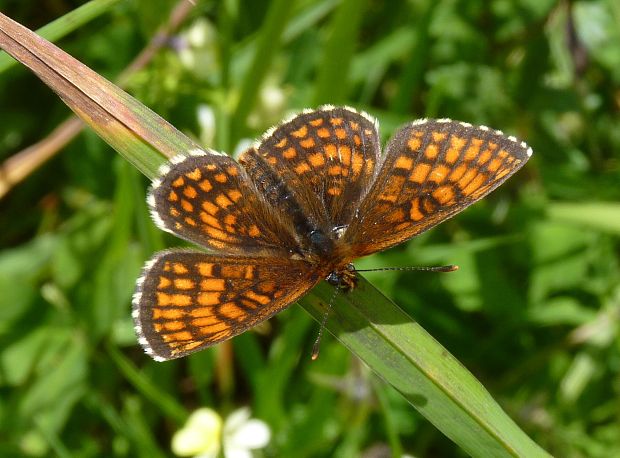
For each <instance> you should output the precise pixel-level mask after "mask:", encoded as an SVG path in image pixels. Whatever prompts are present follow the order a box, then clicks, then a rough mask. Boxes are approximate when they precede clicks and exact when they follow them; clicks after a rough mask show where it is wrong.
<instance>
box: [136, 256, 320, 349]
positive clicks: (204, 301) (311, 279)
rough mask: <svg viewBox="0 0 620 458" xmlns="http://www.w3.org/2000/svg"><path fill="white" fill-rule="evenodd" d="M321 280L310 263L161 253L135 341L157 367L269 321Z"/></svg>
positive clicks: (143, 292)
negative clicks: (164, 362)
mask: <svg viewBox="0 0 620 458" xmlns="http://www.w3.org/2000/svg"><path fill="white" fill-rule="evenodd" d="M320 278H322V277H321V276H320V275H317V273H316V272H314V271H312V269H310V268H309V266H308V264H307V263H305V262H303V261H296V260H292V259H290V258H284V257H274V258H265V257H242V256H216V255H211V254H207V253H201V252H197V251H187V250H170V251H164V252H161V253H158V254H157V255H155V257H154V258H153V259H152V260H151V261H149V262H148V263H147V264H146V266H145V268H144V271H143V273H142V276H141V277H140V279H139V280H138V288H137V291H136V293H135V294H134V298H133V313H132V315H133V318H134V322H135V327H136V333H137V334H138V338H139V341H140V344H141V345H142V346H143V347H144V349H145V351H146V352H147V353H148V354H150V355H151V356H152V357H153V358H154V359H156V360H158V361H165V360H169V359H173V358H179V357H182V356H185V355H188V354H190V353H193V352H196V351H199V350H202V349H204V348H206V347H209V346H211V345H214V344H216V343H218V342H222V341H223V340H227V339H230V338H231V337H233V336H236V335H238V334H240V333H242V332H243V331H245V330H247V329H249V328H251V327H252V326H255V325H256V324H258V323H260V322H262V321H264V320H266V319H268V318H270V317H271V316H273V315H274V314H276V313H278V312H279V311H281V310H282V309H284V308H286V307H287V306H288V305H289V304H291V303H293V302H295V301H296V300H297V299H298V298H299V297H301V296H302V295H303V294H304V293H306V292H307V291H308V290H309V289H310V288H312V287H313V286H314V285H315V284H316V283H317V282H318V281H319V280H320ZM283 279H285V280H286V281H283Z"/></svg>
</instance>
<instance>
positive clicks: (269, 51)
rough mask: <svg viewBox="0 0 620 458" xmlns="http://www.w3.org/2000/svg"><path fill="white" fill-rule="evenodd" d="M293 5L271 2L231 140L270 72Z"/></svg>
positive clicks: (239, 132) (239, 133)
mask: <svg viewBox="0 0 620 458" xmlns="http://www.w3.org/2000/svg"><path fill="white" fill-rule="evenodd" d="M294 5H295V1H294V0H274V1H273V2H272V3H271V5H270V6H269V10H268V11H267V13H266V15H265V21H264V23H263V25H262V27H261V30H260V34H259V38H258V42H257V47H256V51H255V53H254V58H253V59H252V64H251V65H250V68H249V69H248V70H247V72H246V77H245V78H244V79H243V83H242V85H241V89H240V92H241V93H240V96H239V102H238V103H237V107H236V110H235V113H234V115H233V118H232V130H231V132H232V134H233V136H235V138H241V137H242V136H243V131H244V129H245V122H246V118H247V117H248V114H249V113H250V111H251V110H252V108H254V104H255V102H256V97H257V95H258V92H259V88H260V86H261V84H262V83H263V80H264V79H265V76H266V75H267V71H268V70H269V68H271V61H272V60H273V57H274V56H275V55H276V53H277V49H278V43H279V42H280V39H281V38H282V33H283V32H284V29H285V27H286V24H287V20H288V17H289V15H290V14H291V11H292V9H293V7H294Z"/></svg>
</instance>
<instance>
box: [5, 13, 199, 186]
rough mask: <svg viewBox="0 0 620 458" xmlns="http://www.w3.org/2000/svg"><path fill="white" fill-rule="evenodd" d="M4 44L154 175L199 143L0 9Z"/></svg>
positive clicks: (105, 136) (137, 164) (100, 132)
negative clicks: (168, 160) (163, 164)
mask: <svg viewBox="0 0 620 458" xmlns="http://www.w3.org/2000/svg"><path fill="white" fill-rule="evenodd" d="M0 48H2V49H4V50H5V51H7V52H8V53H9V54H11V55H12V56H13V57H15V58H16V59H17V60H19V61H20V62H22V63H23V64H24V65H26V66H27V67H29V68H30V69H31V70H32V71H33V72H34V73H35V74H36V75H37V76H38V77H39V78H41V80H42V81H43V82H44V83H45V84H47V85H48V86H50V87H51V88H52V89H53V90H54V91H55V92H56V93H57V94H58V95H59V96H60V97H61V98H62V99H63V101H64V102H65V103H66V104H67V105H68V106H69V108H71V109H72V110H73V111H74V112H75V113H76V114H77V115H78V116H79V117H80V118H81V119H82V120H83V121H84V122H86V123H87V124H88V125H89V126H90V127H92V128H93V130H95V132H97V134H98V135H99V136H100V137H101V138H103V140H105V141H106V142H107V143H108V144H109V145H110V146H112V147H113V148H114V149H115V150H116V151H118V152H119V153H120V154H121V155H122V156H123V157H125V158H126V159H127V160H128V161H129V162H130V163H132V164H133V165H134V166H135V167H137V168H138V170H140V171H141V172H142V173H144V174H145V175H147V176H148V177H150V178H153V177H155V176H156V175H157V169H158V167H159V165H160V164H161V163H162V162H164V161H165V157H169V158H170V157H173V156H175V155H177V154H179V153H183V152H188V151H190V150H192V149H197V148H200V146H199V145H198V144H197V143H195V142H194V141H193V140H192V139H190V138H189V137H187V136H186V135H185V134H183V133H181V132H180V131H178V130H177V129H175V128H174V127H173V126H172V125H170V124H169V123H168V122H167V121H165V120H164V119H163V118H161V117H160V116H159V115H157V114H156V113H154V112H153V111H151V110H150V109H149V108H148V107H146V106H144V105H143V104H142V103H140V102H139V101H137V100H136V99H135V98H133V97H131V96H130V95H129V94H127V93H126V92H125V91H123V90H122V89H120V88H119V87H118V86H116V85H114V84H112V83H111V82H109V81H108V80H106V79H105V78H103V77H102V76H100V75H98V74H97V73H96V72H94V71H92V70H91V69H90V68H88V67H87V66H85V65H84V64H82V63H81V62H79V61H78V60H76V59H74V58H73V57H71V56H69V55H68V54H67V53H65V52H64V51H62V50H61V49H60V48H58V47H57V46H54V45H53V44H51V43H50V42H48V41H46V40H44V39H43V38H41V37H39V36H38V35H37V34H35V33H33V32H32V31H30V30H28V29H27V28H25V27H24V26H22V25H20V24H18V23H17V22H15V21H13V20H11V19H10V18H8V17H6V16H5V15H3V14H1V13H0Z"/></svg>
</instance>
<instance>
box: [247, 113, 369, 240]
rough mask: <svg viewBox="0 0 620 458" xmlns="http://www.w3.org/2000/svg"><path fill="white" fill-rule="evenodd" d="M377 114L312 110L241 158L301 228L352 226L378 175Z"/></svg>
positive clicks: (274, 202) (326, 230) (271, 133)
mask: <svg viewBox="0 0 620 458" xmlns="http://www.w3.org/2000/svg"><path fill="white" fill-rule="evenodd" d="M378 159H379V137H378V133H377V126H376V122H375V120H374V119H372V118H371V117H370V116H368V115H366V114H362V113H358V112H356V111H354V110H353V109H350V108H346V107H332V106H325V107H321V108H319V109H318V110H316V111H308V112H304V113H302V114H299V115H297V116H295V117H294V118H293V119H291V120H289V121H287V122H285V123H283V124H281V125H279V126H277V127H276V128H275V129H273V130H271V131H269V132H267V133H266V134H265V136H264V137H263V139H262V141H261V142H260V143H259V144H258V145H257V146H256V147H254V148H251V149H249V150H248V151H246V152H245V153H244V154H243V155H242V156H241V157H240V158H239V161H240V162H241V163H242V164H243V165H244V167H245V168H246V170H247V171H248V174H249V175H250V176H251V177H252V179H253V181H254V182H255V183H256V184H257V186H258V187H259V188H260V189H261V191H262V192H263V193H264V195H265V196H266V199H267V200H268V202H269V203H270V204H271V205H273V206H274V207H276V208H278V209H279V210H280V211H281V212H283V213H286V214H288V215H291V217H292V218H293V220H294V224H295V226H296V227H297V231H298V232H300V233H302V234H303V233H304V232H307V231H308V230H310V231H312V230H313V229H321V230H322V231H323V232H324V233H325V234H328V233H329V232H330V231H333V230H334V229H335V228H336V229H337V228H340V227H343V226H345V225H347V224H348V223H349V222H350V220H351V218H352V216H353V213H354V211H355V209H356V207H357V205H358V203H359V202H360V200H361V198H362V196H363V195H364V193H365V192H366V191H367V190H368V187H369V185H370V183H371V182H372V180H373V179H374V176H375V167H376V164H377V161H378Z"/></svg>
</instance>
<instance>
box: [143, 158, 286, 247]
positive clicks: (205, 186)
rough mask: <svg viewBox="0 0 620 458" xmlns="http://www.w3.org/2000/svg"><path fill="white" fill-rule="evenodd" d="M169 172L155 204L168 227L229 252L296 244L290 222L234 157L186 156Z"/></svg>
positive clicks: (154, 194) (155, 191) (154, 193)
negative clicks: (273, 206) (274, 206)
mask: <svg viewBox="0 0 620 458" xmlns="http://www.w3.org/2000/svg"><path fill="white" fill-rule="evenodd" d="M163 172H164V174H163V176H162V177H161V179H160V180H158V181H156V182H155V183H154V184H153V188H152V189H151V193H150V195H149V203H150V205H151V211H152V214H153V217H154V219H155V221H156V222H157V223H158V225H159V226H160V227H162V228H163V229H164V230H167V231H169V232H172V233H173V234H176V235H177V236H179V237H182V238H184V239H186V240H189V241H191V242H194V243H196V244H198V245H201V246H205V247H207V248H211V249H213V250H216V251H219V252H226V253H241V254H245V253H248V252H280V253H287V252H288V250H290V249H292V248H293V247H295V245H296V242H295V239H294V236H293V231H294V229H293V228H292V226H291V223H290V221H289V220H288V219H286V218H282V217H281V216H280V215H277V214H275V213H274V210H273V208H271V207H270V206H269V205H268V204H267V203H266V202H265V200H264V198H263V197H262V196H261V195H260V194H259V193H258V192H257V190H256V188H255V187H254V185H253V184H252V183H251V182H250V181H249V180H248V177H247V175H246V173H245V170H243V168H242V167H241V166H239V164H238V163H237V162H235V161H234V160H233V159H232V158H230V157H228V156H225V155H221V154H216V153H214V154H199V155H188V156H181V157H179V158H178V159H174V160H173V163H172V166H165V168H164V170H163Z"/></svg>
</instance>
